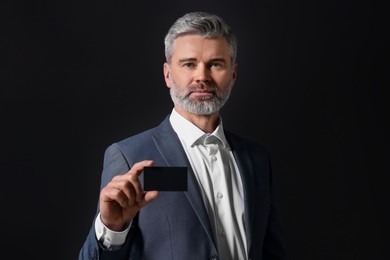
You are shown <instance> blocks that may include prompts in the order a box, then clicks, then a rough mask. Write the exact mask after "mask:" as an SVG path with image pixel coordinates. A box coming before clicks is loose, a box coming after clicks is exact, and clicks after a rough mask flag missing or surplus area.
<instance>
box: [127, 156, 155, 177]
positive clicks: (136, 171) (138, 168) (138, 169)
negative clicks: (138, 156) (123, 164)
mask: <svg viewBox="0 0 390 260" xmlns="http://www.w3.org/2000/svg"><path fill="white" fill-rule="evenodd" d="M151 166H153V161H152V160H144V161H140V162H137V163H135V164H134V165H133V166H132V167H131V169H130V170H129V171H128V172H127V173H126V174H127V175H136V176H137V177H138V176H140V175H141V173H142V171H143V170H144V167H151Z"/></svg>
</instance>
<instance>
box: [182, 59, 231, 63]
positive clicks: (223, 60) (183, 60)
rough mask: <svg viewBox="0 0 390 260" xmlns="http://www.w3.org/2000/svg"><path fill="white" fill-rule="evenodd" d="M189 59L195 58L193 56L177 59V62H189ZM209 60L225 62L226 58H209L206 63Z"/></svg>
mask: <svg viewBox="0 0 390 260" xmlns="http://www.w3.org/2000/svg"><path fill="white" fill-rule="evenodd" d="M189 61H196V59H195V58H184V59H179V63H183V62H189ZM210 62H224V63H226V59H224V58H214V59H211V60H209V61H207V63H210Z"/></svg>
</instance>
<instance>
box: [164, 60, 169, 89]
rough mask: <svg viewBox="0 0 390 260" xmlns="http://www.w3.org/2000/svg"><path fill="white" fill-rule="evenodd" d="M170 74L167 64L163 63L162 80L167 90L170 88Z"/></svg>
mask: <svg viewBox="0 0 390 260" xmlns="http://www.w3.org/2000/svg"><path fill="white" fill-rule="evenodd" d="M170 77H171V75H170V72H169V65H168V63H166V62H165V63H164V80H165V85H167V87H168V88H170V84H171V80H170Z"/></svg>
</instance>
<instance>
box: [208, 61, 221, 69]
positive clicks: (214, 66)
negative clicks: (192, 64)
mask: <svg viewBox="0 0 390 260" xmlns="http://www.w3.org/2000/svg"><path fill="white" fill-rule="evenodd" d="M210 65H211V67H213V68H222V63H220V62H213V63H211V64H210Z"/></svg>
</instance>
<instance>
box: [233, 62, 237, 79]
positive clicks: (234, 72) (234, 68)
mask: <svg viewBox="0 0 390 260" xmlns="http://www.w3.org/2000/svg"><path fill="white" fill-rule="evenodd" d="M236 78H237V64H234V66H233V79H234V80H236Z"/></svg>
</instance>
